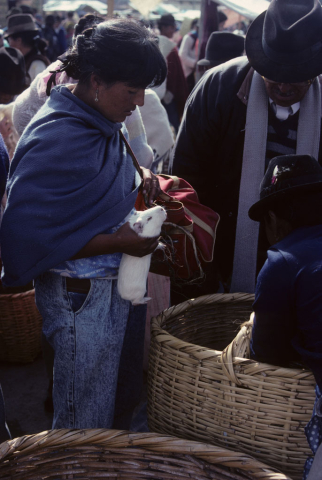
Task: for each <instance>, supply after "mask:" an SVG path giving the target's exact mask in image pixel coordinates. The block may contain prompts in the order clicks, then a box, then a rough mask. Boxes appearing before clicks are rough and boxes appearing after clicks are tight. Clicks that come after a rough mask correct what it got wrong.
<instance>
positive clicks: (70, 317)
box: [35, 272, 146, 428]
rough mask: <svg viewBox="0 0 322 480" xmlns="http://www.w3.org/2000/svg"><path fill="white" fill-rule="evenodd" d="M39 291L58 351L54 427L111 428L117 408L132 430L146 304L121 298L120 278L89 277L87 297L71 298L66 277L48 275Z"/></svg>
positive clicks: (40, 305) (45, 323)
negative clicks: (117, 279) (89, 284)
mask: <svg viewBox="0 0 322 480" xmlns="http://www.w3.org/2000/svg"><path fill="white" fill-rule="evenodd" d="M35 289H36V303H37V307H38V309H39V311H40V313H41V315H42V317H43V333H44V335H45V336H46V338H47V341H48V342H49V344H50V345H51V346H52V347H53V349H54V388H53V402H54V420H53V428H111V427H112V425H113V423H114V410H115V412H116V416H117V417H118V418H121V420H120V421H123V420H124V418H125V417H126V418H127V419H128V421H127V422H126V421H125V420H124V425H125V424H126V425H125V426H124V428H129V426H130V420H131V417H132V413H133V410H134V408H135V406H136V403H135V402H137V401H138V399H139V398H140V393H141V391H140V389H141V385H142V363H143V344H144V325H145V317H146V306H145V305H144V306H138V307H132V306H131V304H130V302H128V301H126V300H123V299H121V297H120V296H119V294H118V291H117V281H116V280H97V279H91V288H90V291H89V292H88V294H85V295H84V294H73V293H72V292H70V293H69V292H67V289H66V279H65V278H64V277H61V276H59V275H57V274H55V273H50V272H46V273H44V274H42V275H40V276H39V277H38V278H37V279H36V281H35ZM140 350H141V351H140Z"/></svg>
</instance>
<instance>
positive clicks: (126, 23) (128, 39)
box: [47, 19, 167, 90]
mask: <svg viewBox="0 0 322 480" xmlns="http://www.w3.org/2000/svg"><path fill="white" fill-rule="evenodd" d="M62 63H63V65H62V67H61V68H60V70H57V72H59V71H60V72H62V71H65V72H66V73H67V75H68V76H69V77H72V78H74V79H75V80H79V83H86V82H87V81H88V79H89V78H90V76H91V74H92V73H94V74H96V75H97V76H98V77H100V78H101V79H102V80H103V81H104V82H105V83H107V84H108V85H112V84H114V83H116V82H124V83H126V84H128V85H129V86H130V87H132V88H147V87H153V86H157V85H161V83H163V81H164V80H165V77H166V74H167V66H166V62H165V60H164V57H163V55H162V54H161V52H160V49H159V47H158V44H157V38H156V37H155V36H154V35H153V34H152V33H151V32H150V31H149V30H148V29H147V28H145V27H142V26H141V25H139V24H138V23H135V22H133V21H131V20H118V19H113V20H109V21H107V22H103V23H100V24H99V25H97V26H94V27H92V28H89V29H87V30H85V31H84V32H83V34H81V35H78V36H77V38H76V41H75V43H74V45H72V47H71V48H70V50H69V51H68V52H67V54H66V57H65V58H64V59H63V60H62ZM50 81H52V79H50V80H49V82H50ZM47 90H48V87H47Z"/></svg>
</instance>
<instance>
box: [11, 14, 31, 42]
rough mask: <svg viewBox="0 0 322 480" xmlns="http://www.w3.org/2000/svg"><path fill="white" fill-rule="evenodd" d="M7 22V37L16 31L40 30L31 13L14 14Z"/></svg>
mask: <svg viewBox="0 0 322 480" xmlns="http://www.w3.org/2000/svg"><path fill="white" fill-rule="evenodd" d="M7 24H8V29H7V31H6V34H5V38H7V37H9V36H10V35H13V34H14V33H21V32H34V31H37V30H38V28H37V26H36V24H35V22H34V19H33V17H32V16H31V15H30V14H29V13H20V14H17V15H12V16H11V17H9V18H8V19H7Z"/></svg>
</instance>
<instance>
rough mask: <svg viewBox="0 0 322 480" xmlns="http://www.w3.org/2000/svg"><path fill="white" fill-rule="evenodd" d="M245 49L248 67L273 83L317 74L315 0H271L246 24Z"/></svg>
mask: <svg viewBox="0 0 322 480" xmlns="http://www.w3.org/2000/svg"><path fill="white" fill-rule="evenodd" d="M245 49H246V55H247V57H248V60H249V62H250V64H251V66H252V67H253V68H254V69H255V70H256V71H257V72H258V73H259V74H260V75H262V76H264V77H266V78H268V79H269V80H273V81H275V82H280V83H296V82H303V81H305V80H309V79H312V78H314V77H316V76H317V75H319V74H321V73H322V7H321V4H320V2H319V0H282V1H281V0H272V2H271V3H270V4H269V6H268V9H267V11H266V12H263V13H261V14H260V15H259V16H258V17H257V18H256V19H255V20H254V21H253V23H252V24H251V25H250V27H249V29H248V32H247V35H246V42H245Z"/></svg>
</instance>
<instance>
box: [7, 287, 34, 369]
mask: <svg viewBox="0 0 322 480" xmlns="http://www.w3.org/2000/svg"><path fill="white" fill-rule="evenodd" d="M41 327H42V319H41V315H40V313H39V312H38V310H37V307H36V304H35V290H29V291H27V292H23V293H15V294H0V360H1V361H6V362H17V363H18V362H20V363H28V362H32V361H33V360H35V358H36V357H37V356H38V355H39V353H40V351H41Z"/></svg>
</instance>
